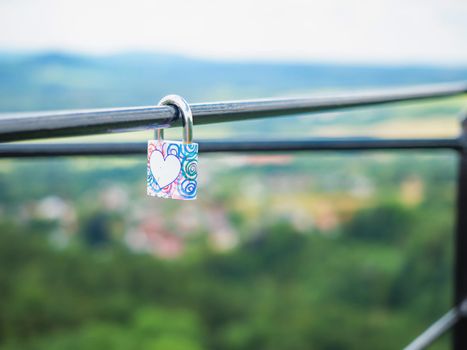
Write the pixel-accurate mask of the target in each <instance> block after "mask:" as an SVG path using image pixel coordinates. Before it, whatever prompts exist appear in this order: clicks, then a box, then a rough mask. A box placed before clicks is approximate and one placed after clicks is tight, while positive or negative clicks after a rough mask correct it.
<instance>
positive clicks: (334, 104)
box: [0, 82, 467, 142]
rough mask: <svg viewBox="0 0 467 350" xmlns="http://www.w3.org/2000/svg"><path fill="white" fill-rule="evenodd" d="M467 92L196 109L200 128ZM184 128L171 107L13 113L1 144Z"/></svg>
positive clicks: (2, 120) (462, 86)
mask: <svg viewBox="0 0 467 350" xmlns="http://www.w3.org/2000/svg"><path fill="white" fill-rule="evenodd" d="M465 93H467V82H461V83H452V84H438V85H432V86H419V87H413V88H402V89H393V90H389V91H388V90H380V91H378V90H374V91H372V92H362V93H352V94H345V95H333V96H321V97H320V96H316V97H311V98H292V99H270V100H256V101H233V102H216V103H195V104H192V105H191V108H192V111H193V117H194V123H195V125H200V124H211V123H222V122H230V121H239V120H249V119H255V118H264V117H273V116H284V115H293V114H298V113H311V112H324V111H331V110H338V109H344V108H351V107H365V106H372V105H380V104H386V103H393V102H403V101H415V100H422V99H432V98H441V97H446V96H454V95H460V94H465ZM155 98H156V96H155ZM180 125H181V123H180V120H179V118H178V115H177V111H176V110H175V109H174V108H173V107H171V106H160V107H159V106H148V107H132V108H113V109H96V110H76V111H55V112H32V113H9V114H2V115H0V142H5V141H18V140H27V139H38V138H50V137H59V136H76V135H90V134H99V133H106V132H110V131H117V132H118V131H122V130H128V129H131V128H142V127H146V128H149V127H151V128H166V127H170V126H180Z"/></svg>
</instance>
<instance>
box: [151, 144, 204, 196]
mask: <svg viewBox="0 0 467 350" xmlns="http://www.w3.org/2000/svg"><path fill="white" fill-rule="evenodd" d="M147 171H148V175H147V193H148V195H150V196H156V197H161V198H172V199H181V200H193V199H196V194H197V191H198V144H197V143H189V144H185V143H183V142H178V141H165V140H162V141H160V140H149V141H148V170H147Z"/></svg>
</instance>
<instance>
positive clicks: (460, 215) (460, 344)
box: [453, 118, 467, 350]
mask: <svg viewBox="0 0 467 350" xmlns="http://www.w3.org/2000/svg"><path fill="white" fill-rule="evenodd" d="M461 139H462V147H461V149H460V151H459V169H458V183H457V220H456V221H457V222H456V236H455V256H454V264H455V266H454V293H455V294H454V303H455V304H454V305H455V306H456V307H461V305H462V302H463V300H464V299H465V298H466V297H467V118H466V119H464V120H463V121H462V135H461ZM460 311H461V312H462V311H464V310H460ZM453 349H454V350H466V349H467V318H466V317H465V314H464V316H463V317H461V318H460V320H459V322H457V324H456V325H455V326H454V336H453Z"/></svg>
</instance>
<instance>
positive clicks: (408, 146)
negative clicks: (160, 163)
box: [0, 138, 461, 158]
mask: <svg viewBox="0 0 467 350" xmlns="http://www.w3.org/2000/svg"><path fill="white" fill-rule="evenodd" d="M198 143H199V151H200V152H203V153H213V152H239V153H251V152H290V151H372V150H417V149H419V150H422V149H453V150H459V149H460V148H461V141H460V139H457V138H456V139H373V138H368V139H365V138H354V139H315V140H295V141H284V140H269V141H249V140H244V141H225V140H223V141H199V142H198ZM146 151H147V142H127V143H34V144H30V143H24V144H23V143H19V144H18V143H7V144H1V145H0V158H14V157H52V156H116V155H143V154H145V153H146Z"/></svg>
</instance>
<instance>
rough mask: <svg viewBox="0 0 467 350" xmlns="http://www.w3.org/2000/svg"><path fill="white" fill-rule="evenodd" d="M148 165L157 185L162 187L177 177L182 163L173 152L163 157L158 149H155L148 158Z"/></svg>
mask: <svg viewBox="0 0 467 350" xmlns="http://www.w3.org/2000/svg"><path fill="white" fill-rule="evenodd" d="M149 167H150V168H151V172H152V176H154V179H155V180H156V182H157V184H158V185H159V187H160V188H164V187H166V186H168V185H170V184H171V183H172V182H174V181H175V180H176V179H177V177H178V175H179V174H180V170H181V168H182V165H181V164H180V160H179V159H178V158H177V157H176V156H174V155H173V154H169V155H168V156H167V157H165V158H164V156H163V155H162V153H161V152H160V151H158V150H155V151H154V152H152V154H151V158H150V159H149Z"/></svg>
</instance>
